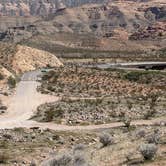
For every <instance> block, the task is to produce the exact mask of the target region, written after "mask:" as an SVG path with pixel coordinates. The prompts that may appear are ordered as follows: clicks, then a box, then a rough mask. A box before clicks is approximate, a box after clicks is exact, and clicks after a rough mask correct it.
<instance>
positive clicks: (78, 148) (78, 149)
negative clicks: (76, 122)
mask: <svg viewBox="0 0 166 166" xmlns="http://www.w3.org/2000/svg"><path fill="white" fill-rule="evenodd" d="M84 149H85V145H84V144H77V145H75V146H74V148H73V152H76V151H83V150H84Z"/></svg>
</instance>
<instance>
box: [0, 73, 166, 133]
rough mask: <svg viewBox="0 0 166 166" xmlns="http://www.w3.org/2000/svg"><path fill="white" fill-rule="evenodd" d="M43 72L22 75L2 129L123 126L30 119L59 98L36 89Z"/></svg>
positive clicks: (0, 117)
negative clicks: (47, 121)
mask: <svg viewBox="0 0 166 166" xmlns="http://www.w3.org/2000/svg"><path fill="white" fill-rule="evenodd" d="M40 73H41V72H40V71H39V70H38V71H32V72H28V73H25V74H24V75H23V77H22V80H21V81H20V83H18V86H17V89H16V93H15V94H14V95H13V97H12V98H11V99H10V100H9V107H8V110H7V112H6V113H5V114H3V115H0V129H12V128H15V127H27V128H31V127H40V128H42V129H46V128H49V129H53V130H59V131H66V130H94V129H102V128H114V127H120V126H123V123H121V122H117V123H111V124H102V125H90V126H66V125H58V124H53V123H38V122H35V121H32V120H29V119H30V118H31V116H32V115H33V114H34V111H35V110H36V108H37V106H39V105H40V104H42V103H46V102H53V101H57V100H58V99H59V98H58V97H55V96H50V95H43V94H40V93H38V92H37V91H36V88H37V86H38V85H39V82H37V81H36V80H37V76H38V75H39V74H40ZM161 120H166V119H165V118H164V117H163V119H161V118H159V119H154V120H148V121H147V120H138V121H134V122H132V124H133V125H152V124H154V123H156V122H160V121H161Z"/></svg>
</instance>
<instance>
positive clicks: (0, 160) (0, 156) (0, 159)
mask: <svg viewBox="0 0 166 166" xmlns="http://www.w3.org/2000/svg"><path fill="white" fill-rule="evenodd" d="M8 160H9V154H7V153H4V152H3V153H2V152H1V153H0V165H1V164H6V163H7V162H8Z"/></svg>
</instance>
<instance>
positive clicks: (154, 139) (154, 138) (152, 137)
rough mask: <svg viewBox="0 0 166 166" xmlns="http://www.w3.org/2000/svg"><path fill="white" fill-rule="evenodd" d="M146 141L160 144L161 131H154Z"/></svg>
mask: <svg viewBox="0 0 166 166" xmlns="http://www.w3.org/2000/svg"><path fill="white" fill-rule="evenodd" d="M146 141H147V142H148V143H151V144H158V143H159V141H160V133H159V132H158V131H154V133H152V134H151V135H149V136H148V137H147V138H146Z"/></svg>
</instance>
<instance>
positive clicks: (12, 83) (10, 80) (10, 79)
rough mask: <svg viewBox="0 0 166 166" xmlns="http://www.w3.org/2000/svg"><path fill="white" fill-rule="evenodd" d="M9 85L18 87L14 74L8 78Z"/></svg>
mask: <svg viewBox="0 0 166 166" xmlns="http://www.w3.org/2000/svg"><path fill="white" fill-rule="evenodd" d="M8 85H9V87H10V88H15V87H16V80H15V78H13V77H12V76H10V77H9V78H8Z"/></svg>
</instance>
